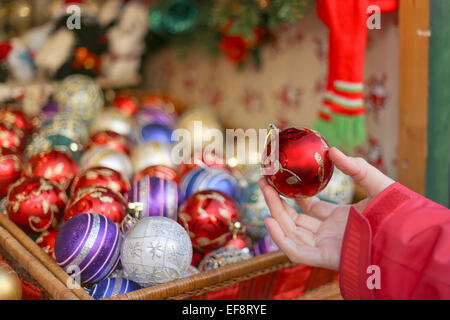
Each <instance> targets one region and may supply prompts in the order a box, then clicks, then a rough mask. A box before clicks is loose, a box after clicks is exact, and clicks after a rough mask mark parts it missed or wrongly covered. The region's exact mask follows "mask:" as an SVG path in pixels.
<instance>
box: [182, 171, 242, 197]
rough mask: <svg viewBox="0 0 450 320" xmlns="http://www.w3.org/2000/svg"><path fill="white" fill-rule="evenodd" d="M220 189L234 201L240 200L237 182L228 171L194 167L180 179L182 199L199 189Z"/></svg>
mask: <svg viewBox="0 0 450 320" xmlns="http://www.w3.org/2000/svg"><path fill="white" fill-rule="evenodd" d="M208 189H209V190H217V191H221V192H223V193H225V194H227V195H229V196H230V197H232V198H233V199H234V200H236V201H238V202H239V201H240V200H241V196H240V188H239V183H238V181H237V179H236V178H235V177H233V176H232V175H231V174H230V173H228V171H226V170H223V169H217V168H210V167H207V168H195V169H192V170H191V171H189V172H188V173H187V174H186V175H185V176H184V177H183V178H182V179H181V181H180V190H181V193H182V195H183V198H184V199H187V198H188V197H189V196H190V195H191V194H193V193H195V192H197V191H201V190H208Z"/></svg>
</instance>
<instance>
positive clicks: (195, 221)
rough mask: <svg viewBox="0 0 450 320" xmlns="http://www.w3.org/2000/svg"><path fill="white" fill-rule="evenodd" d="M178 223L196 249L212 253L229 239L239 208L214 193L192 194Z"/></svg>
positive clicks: (180, 212) (237, 217) (181, 209)
mask: <svg viewBox="0 0 450 320" xmlns="http://www.w3.org/2000/svg"><path fill="white" fill-rule="evenodd" d="M178 216H179V222H180V224H181V225H182V226H184V228H185V229H186V230H187V232H188V234H189V236H190V237H191V241H192V245H193V246H194V247H195V248H196V249H198V250H214V249H217V248H219V247H222V246H224V245H225V244H226V243H227V242H228V241H229V240H231V239H232V238H233V229H234V224H235V223H236V222H237V221H239V219H240V216H239V209H238V207H237V205H236V203H235V202H234V200H233V199H232V198H231V197H229V196H228V195H226V194H224V193H222V192H220V191H215V190H203V191H199V192H196V193H194V194H192V195H191V196H190V197H189V198H187V200H186V201H185V202H184V203H183V205H182V206H181V208H180V211H179V215H178Z"/></svg>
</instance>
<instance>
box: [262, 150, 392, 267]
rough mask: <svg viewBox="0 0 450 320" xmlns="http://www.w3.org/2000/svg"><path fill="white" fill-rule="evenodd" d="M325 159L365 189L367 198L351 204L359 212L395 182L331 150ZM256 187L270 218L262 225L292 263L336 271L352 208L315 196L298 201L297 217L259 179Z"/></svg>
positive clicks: (266, 184)
mask: <svg viewBox="0 0 450 320" xmlns="http://www.w3.org/2000/svg"><path fill="white" fill-rule="evenodd" d="M328 157H329V158H330V160H331V161H332V162H333V163H334V165H335V166H336V167H337V168H338V169H340V170H341V171H342V172H343V173H345V174H348V175H349V176H351V177H352V178H353V180H354V181H356V182H358V183H359V184H360V185H361V186H362V187H363V188H365V189H366V190H367V198H365V199H364V200H362V201H360V202H358V203H356V204H354V206H355V207H356V208H357V209H358V210H359V211H360V212H362V211H363V210H364V209H365V208H366V207H367V205H368V204H369V203H370V201H371V200H372V199H373V198H374V197H376V196H377V195H378V194H379V193H380V192H381V191H383V190H384V189H385V188H387V187H388V186H389V185H391V184H392V183H394V182H395V181H394V180H392V179H391V178H389V177H387V176H386V175H384V174H383V173H381V172H380V171H379V170H378V169H376V168H375V167H373V166H371V165H370V164H368V163H367V161H366V160H364V159H362V158H353V157H348V156H346V155H345V154H344V153H342V152H341V151H340V150H339V149H337V148H331V149H330V151H329V153H328ZM259 186H260V188H261V190H262V192H263V194H264V198H265V199H266V203H267V205H268V207H269V209H270V212H271V214H272V218H266V219H265V220H264V223H265V225H266V227H267V229H268V230H269V232H270V234H271V236H272V239H273V241H274V242H275V243H276V244H277V245H278V247H280V249H281V250H282V251H283V252H284V253H285V254H286V255H287V256H288V257H289V259H291V261H293V262H295V263H302V264H306V265H310V266H315V267H322V268H327V269H333V270H338V269H339V260H340V256H341V246H342V239H343V237H344V232H345V227H346V225H347V219H348V214H349V210H350V207H351V205H335V204H332V203H329V202H325V201H321V200H320V199H319V198H317V197H309V198H305V199H301V200H297V204H298V205H299V206H300V208H301V209H302V211H303V212H304V214H298V213H297V212H296V211H295V210H294V209H293V208H291V207H290V206H289V205H288V204H287V203H286V201H284V200H282V199H281V198H280V196H279V194H278V192H277V191H276V190H275V189H274V188H273V187H272V186H270V185H269V184H268V183H267V181H266V180H265V179H264V178H262V179H261V180H260V181H259Z"/></svg>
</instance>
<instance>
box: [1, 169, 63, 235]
mask: <svg viewBox="0 0 450 320" xmlns="http://www.w3.org/2000/svg"><path fill="white" fill-rule="evenodd" d="M66 203H67V196H66V193H65V192H64V190H63V189H61V188H60V187H59V186H58V185H56V184H55V183H53V182H52V181H50V180H47V179H44V178H39V177H32V178H25V177H22V178H20V179H19V180H18V181H16V182H15V183H14V184H12V185H11V186H10V188H9V191H8V196H7V201H6V211H7V213H8V216H9V218H10V219H11V220H12V221H14V222H15V223H16V224H17V225H18V226H19V227H20V228H22V230H24V231H25V232H26V233H30V234H36V233H41V232H44V231H47V230H49V229H52V228H54V227H56V225H57V224H58V221H59V220H60V218H61V216H62V214H63V211H64V207H65V205H66Z"/></svg>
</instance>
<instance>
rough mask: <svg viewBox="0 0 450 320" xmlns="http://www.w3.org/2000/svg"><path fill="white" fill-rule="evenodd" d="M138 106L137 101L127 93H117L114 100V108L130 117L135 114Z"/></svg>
mask: <svg viewBox="0 0 450 320" xmlns="http://www.w3.org/2000/svg"><path fill="white" fill-rule="evenodd" d="M138 104H139V102H138V100H137V99H136V98H134V97H133V96H131V95H129V94H127V93H119V94H118V95H117V96H116V98H115V99H114V106H115V107H116V108H117V109H119V110H120V111H122V112H123V113H125V114H128V115H130V116H131V115H133V114H135V113H136V110H137V109H138Z"/></svg>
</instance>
